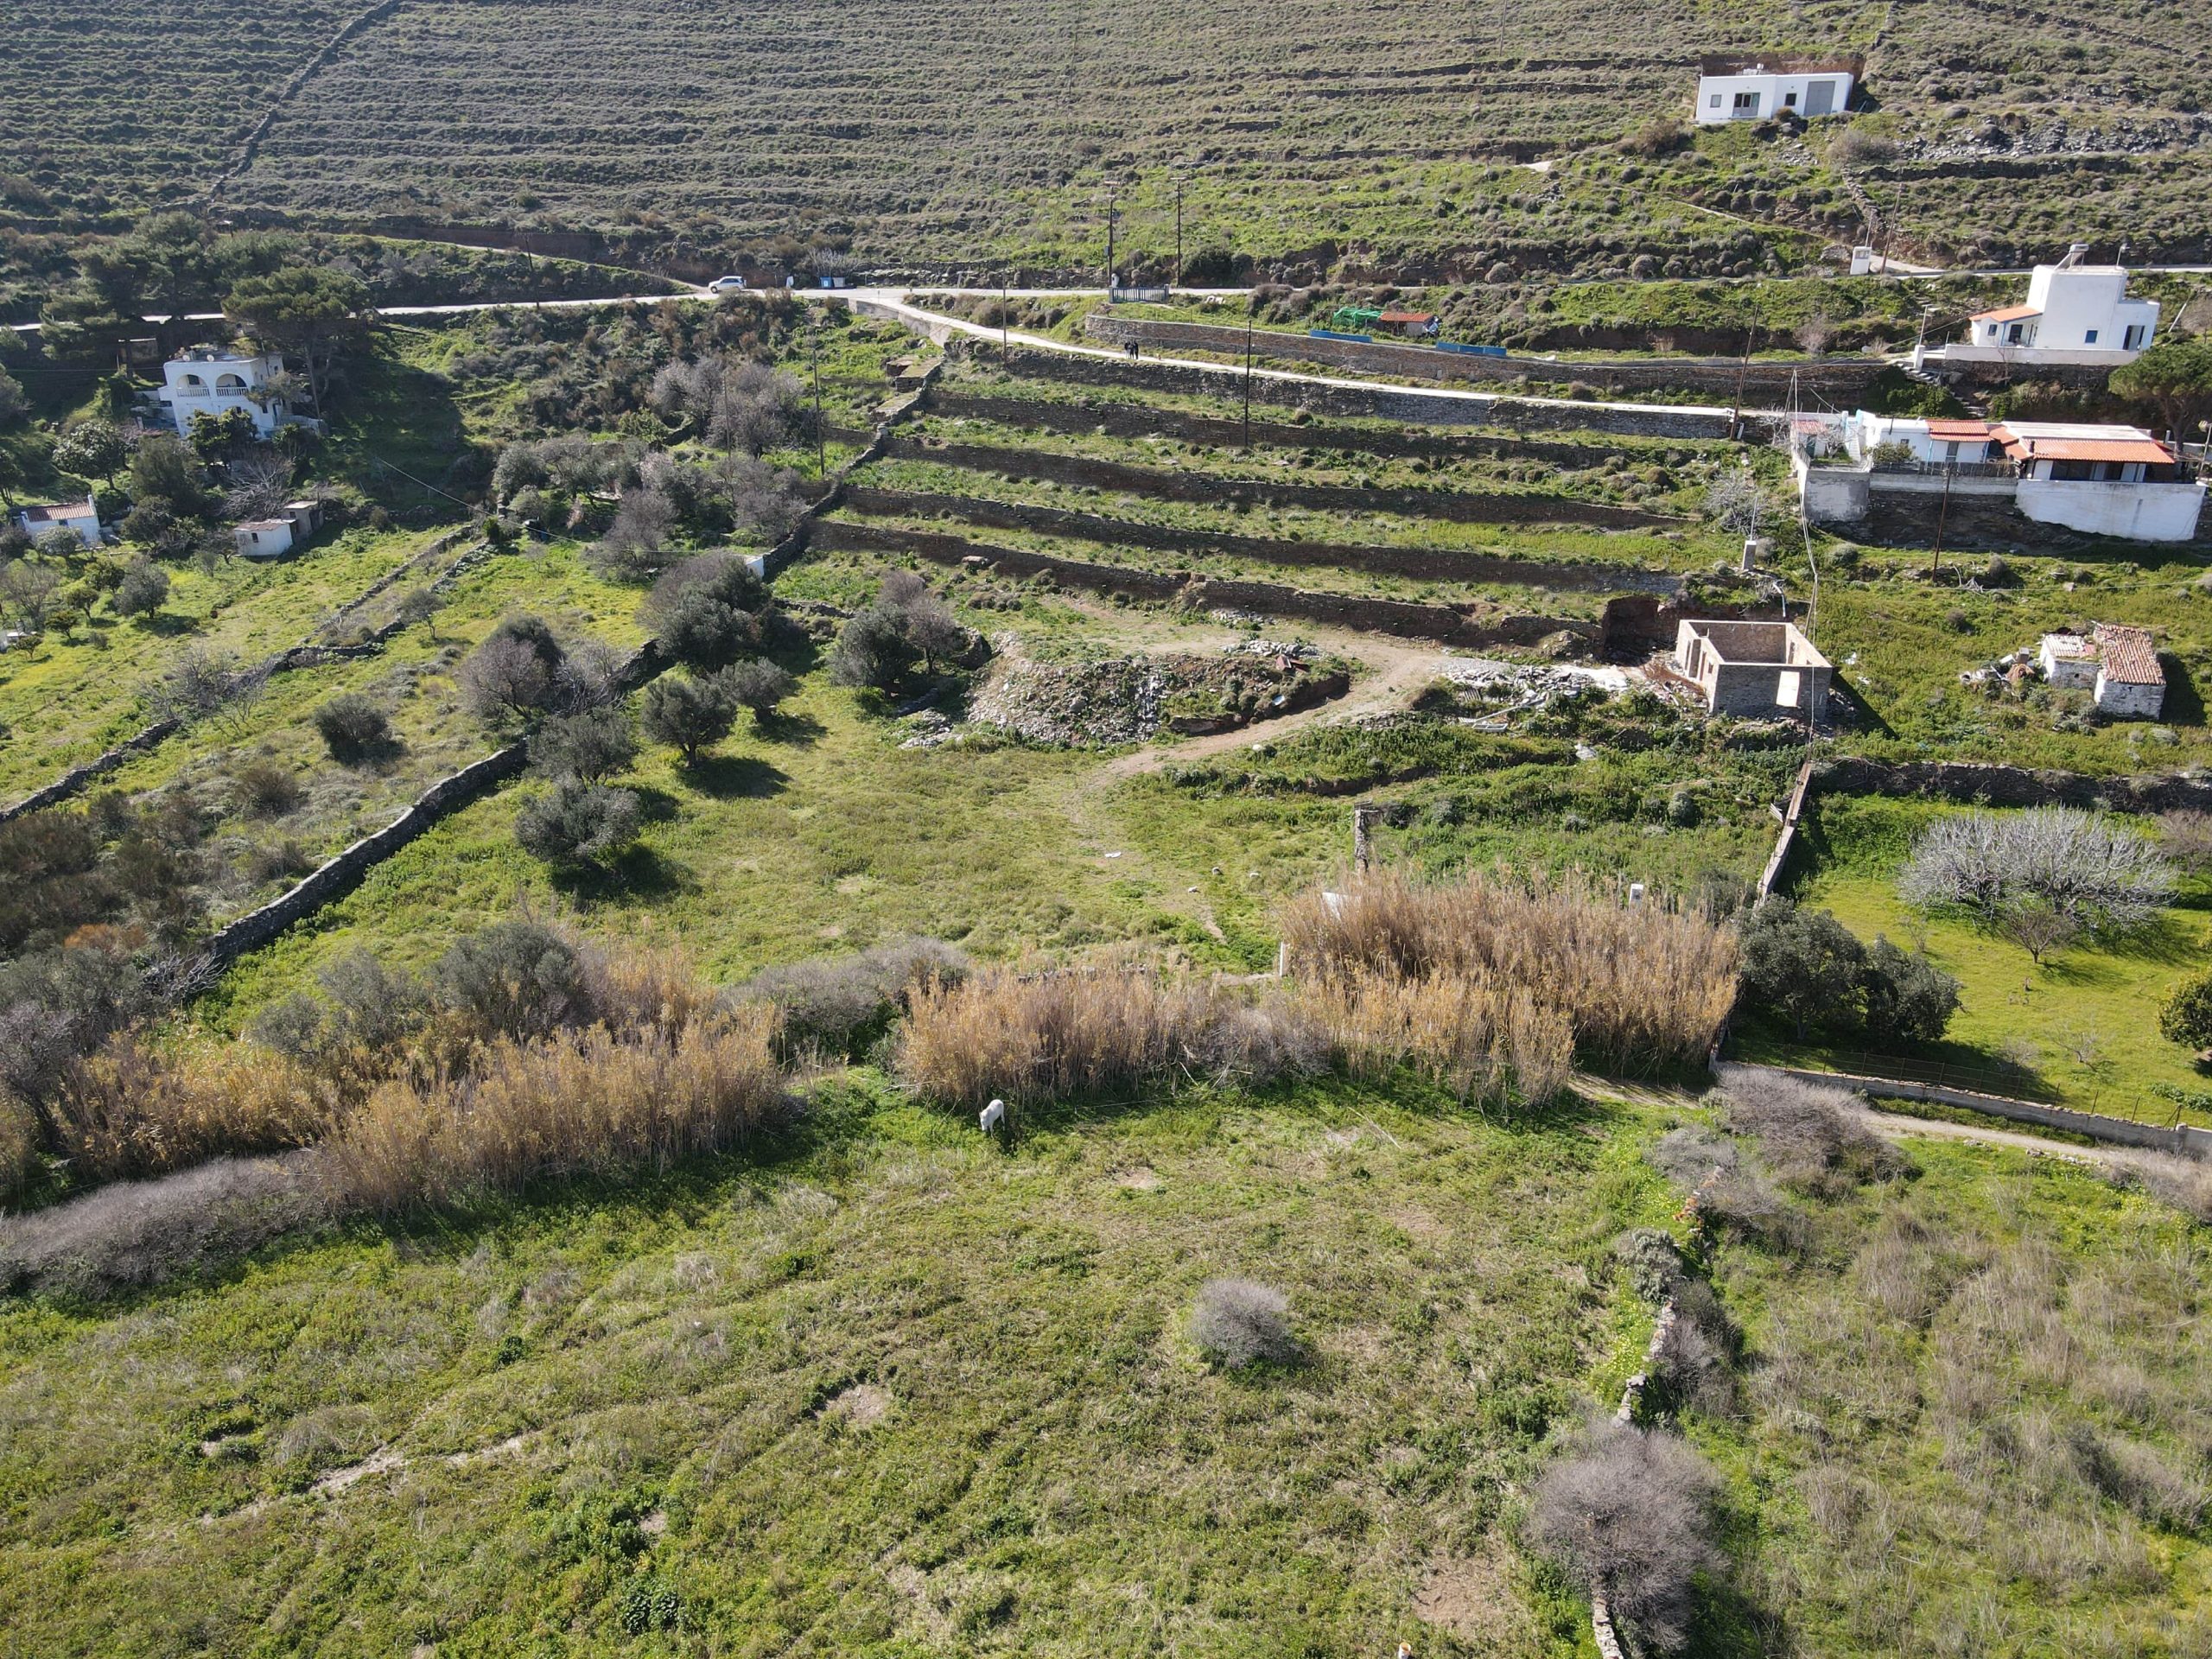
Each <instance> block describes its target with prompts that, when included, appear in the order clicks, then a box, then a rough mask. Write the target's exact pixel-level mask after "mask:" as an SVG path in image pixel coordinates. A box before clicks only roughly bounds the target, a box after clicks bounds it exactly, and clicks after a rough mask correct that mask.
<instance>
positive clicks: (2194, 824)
mask: <svg viewBox="0 0 2212 1659" xmlns="http://www.w3.org/2000/svg"><path fill="white" fill-rule="evenodd" d="M2158 842H2159V844H2160V845H2161V846H2163V847H2164V849H2166V853H2167V855H2168V856H2169V857H2171V858H2172V859H2173V860H2174V861H2175V862H2176V863H2177V864H2180V865H2182V866H2183V867H2184V868H2188V869H2192V870H2201V869H2202V868H2205V867H2206V866H2207V865H2212V812H2186V811H2177V812H2161V813H2160V814H2158Z"/></svg>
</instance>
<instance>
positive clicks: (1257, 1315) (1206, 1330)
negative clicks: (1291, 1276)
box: [1191, 1279, 1300, 1370]
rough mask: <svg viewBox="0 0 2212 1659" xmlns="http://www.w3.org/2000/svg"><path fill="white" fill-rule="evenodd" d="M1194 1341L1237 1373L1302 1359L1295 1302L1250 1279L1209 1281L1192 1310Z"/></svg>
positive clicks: (1208, 1354) (1209, 1354) (1210, 1355)
mask: <svg viewBox="0 0 2212 1659" xmlns="http://www.w3.org/2000/svg"><path fill="white" fill-rule="evenodd" d="M1191 1340H1192V1342H1194V1343H1196V1344H1198V1347H1199V1349H1200V1350H1201V1351H1203V1352H1204V1353H1205V1355H1206V1356H1207V1357H1209V1358H1211V1359H1212V1360H1213V1361H1214V1362H1215V1363H1217V1364H1221V1365H1225V1366H1228V1367H1229V1368H1230V1369H1231V1370H1241V1369H1242V1368H1243V1367H1244V1366H1247V1365H1250V1364H1254V1363H1257V1362H1259V1361H1262V1360H1265V1361H1267V1362H1268V1363H1270V1364H1274V1365H1287V1364H1290V1363H1293V1362H1294V1361H1295V1360H1296V1359H1297V1358H1298V1357H1299V1353H1300V1349H1299V1345H1298V1342H1297V1339H1296V1338H1294V1337H1293V1336H1292V1335H1291V1333H1290V1300H1289V1298H1287V1296H1285V1295H1284V1294H1282V1293H1281V1291H1279V1290H1272V1289H1270V1288H1268V1287H1267V1286H1266V1285H1262V1284H1259V1283H1257V1282H1255V1281H1253V1280H1250V1279H1209V1280H1207V1281H1205V1284H1203V1285H1201V1286H1199V1287H1198V1300H1197V1301H1195V1302H1194V1303H1192V1306H1191Z"/></svg>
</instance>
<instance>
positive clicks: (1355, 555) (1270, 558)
mask: <svg viewBox="0 0 2212 1659" xmlns="http://www.w3.org/2000/svg"><path fill="white" fill-rule="evenodd" d="M843 505H845V506H846V507H848V508H849V509H850V510H851V511H852V512H857V513H861V514H864V515H866V516H867V517H869V518H902V517H903V518H934V517H938V516H940V515H949V516H950V517H952V518H960V519H963V520H965V521H966V522H967V523H969V524H981V525H983V526H985V527H987V528H989V529H994V530H1027V531H1035V532H1036V533H1037V534H1039V535H1041V536H1059V537H1066V538H1068V539H1069V540H1071V541H1084V542H1102V543H1109V544H1117V545H1120V546H1122V547H1149V548H1157V549H1160V550H1162V551H1166V552H1173V553H1188V554H1191V555H1192V556H1201V557H1202V556H1208V555H1211V556H1219V557H1226V558H1246V559H1252V560H1255V561H1256V562H1259V563H1266V564H1281V565H1289V566H1293V567H1296V566H1300V565H1304V566H1324V567H1327V568H1330V569H1359V570H1373V571H1377V572H1380V573H1382V574H1384V575H1395V576H1406V577H1408V578H1411V579H1413V580H1416V581H1421V582H1510V583H1513V584H1515V585H1516V586H1519V587H1529V588H1571V589H1575V590H1578V591H1583V592H1590V593H1623V592H1629V593H1646V594H1659V595H1662V596H1666V597H1673V596H1674V595H1676V594H1680V593H1681V591H1682V580H1681V577H1679V576H1675V575H1669V574H1668V573H1666V572H1664V571H1657V570H1642V569H1636V568H1635V567H1633V566H1630V565H1625V564H1623V565H1607V564H1602V563H1587V564H1564V563H1547V562H1544V561H1541V560H1534V559H1510V558H1500V557H1498V556H1496V555H1493V554H1487V553H1472V552H1459V551H1454V550H1448V549H1442V548H1434V547H1389V546H1381V545H1376V544H1374V543H1356V542H1291V541H1282V540H1279V539H1276V538H1274V537H1262V536H1228V535H1213V534H1210V533H1207V532H1205V531H1189V530H1179V529H1176V528H1175V527H1173V526H1172V525H1166V524H1139V523H1136V522H1135V521H1134V520H1132V519H1127V518H1105V517H1103V516H1101V515H1099V514H1096V513H1089V512H1070V511H1068V510H1067V509H1065V508H1061V507H1039V506H1032V505H1027V504H1023V503H1016V502H1007V501H987V500H984V499H981V498H979V497H976V496H966V495H938V494H935V493H931V492H927V491H922V490H892V489H882V488H879V487H876V486H872V485H858V484H855V485H851V486H848V487H847V488H846V490H845V493H844V499H843Z"/></svg>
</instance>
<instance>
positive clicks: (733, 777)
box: [683, 754, 791, 801]
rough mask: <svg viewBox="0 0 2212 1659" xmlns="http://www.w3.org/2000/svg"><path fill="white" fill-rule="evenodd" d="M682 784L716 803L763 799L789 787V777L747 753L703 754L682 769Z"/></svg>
mask: <svg viewBox="0 0 2212 1659" xmlns="http://www.w3.org/2000/svg"><path fill="white" fill-rule="evenodd" d="M683 777H684V781H685V782H687V783H689V784H690V785H691V787H692V788H694V789H696V790H697V791H699V792H700V793H701V794H702V795H704V796H707V797H709V798H711V799H714V800H717V801H731V800H765V799H766V798H768V797H769V796H771V795H780V794H782V793H783V792H784V791H785V790H786V789H788V788H789V787H791V774H790V773H789V772H785V770H784V769H783V768H782V767H780V766H776V765H775V764H773V763H772V762H771V761H767V760H760V759H759V758H757V757H756V756H753V755H749V754H706V755H702V756H700V757H699V759H698V760H696V761H695V762H694V763H693V764H692V765H691V766H688V767H686V768H685V769H684V773H683Z"/></svg>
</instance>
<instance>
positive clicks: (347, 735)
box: [315, 691, 391, 766]
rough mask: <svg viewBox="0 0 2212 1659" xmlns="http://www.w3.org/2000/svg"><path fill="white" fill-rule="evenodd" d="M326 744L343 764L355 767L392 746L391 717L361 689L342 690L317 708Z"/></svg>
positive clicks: (316, 714) (319, 728) (318, 724)
mask: <svg viewBox="0 0 2212 1659" xmlns="http://www.w3.org/2000/svg"><path fill="white" fill-rule="evenodd" d="M315 730H316V731H318V732H320V733H321V734H322V741H323V747H325V748H327V749H328V750H329V751H330V758H331V759H332V760H335V761H337V762H338V763H339V764H340V766H353V765H354V764H356V763H357V762H359V761H362V760H368V759H370V758H371V757H372V756H374V755H377V754H379V753H383V752H384V751H385V750H386V749H388V748H390V747H391V716H390V715H387V714H385V711H384V710H383V709H380V708H378V706H377V705H376V704H375V703H374V702H372V701H371V700H370V699H369V698H367V697H365V696H362V695H361V694H360V693H359V692H358V691H345V692H340V694H339V695H338V696H334V697H333V698H331V700H330V701H329V702H326V703H324V704H323V705H322V706H321V708H319V709H316V710H315Z"/></svg>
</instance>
